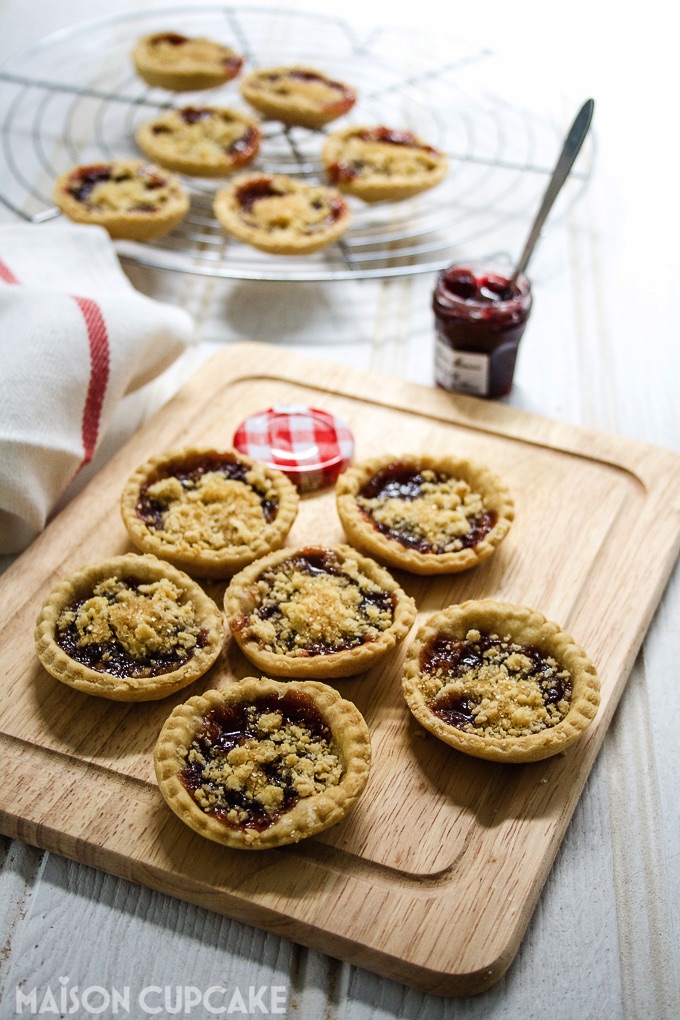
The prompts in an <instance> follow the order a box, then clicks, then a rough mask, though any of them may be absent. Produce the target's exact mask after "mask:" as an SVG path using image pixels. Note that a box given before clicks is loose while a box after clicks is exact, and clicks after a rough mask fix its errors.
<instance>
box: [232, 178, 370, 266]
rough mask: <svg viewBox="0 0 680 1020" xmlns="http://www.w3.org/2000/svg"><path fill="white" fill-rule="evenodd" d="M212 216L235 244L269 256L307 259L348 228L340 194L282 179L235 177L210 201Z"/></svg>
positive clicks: (331, 189)
mask: <svg viewBox="0 0 680 1020" xmlns="http://www.w3.org/2000/svg"><path fill="white" fill-rule="evenodd" d="M213 209H214V212H215V216H216V217H217V220H218V221H219V223H220V224H221V225H222V227H223V228H224V229H225V230H226V231H227V233H228V234H232V235H233V236H234V237H236V238H238V239H239V240H240V241H244V242H245V243H246V244H250V245H252V246H253V247H254V248H259V249H260V250H261V251H266V252H269V253H270V254H272V255H307V254H309V253H311V252H315V251H318V250H319V249H321V248H325V247H326V246H327V245H328V244H330V243H331V242H332V241H337V240H338V238H339V237H341V236H342V235H343V234H344V233H345V231H346V230H347V228H348V226H349V223H350V212H349V207H348V205H347V203H346V202H345V200H344V198H343V197H342V195H341V194H340V193H339V192H338V191H336V190H335V189H334V188H327V187H325V186H324V185H322V184H303V183H301V182H300V181H297V180H295V179H294V178H293V177H288V176H286V175H285V174H265V173H251V174H243V175H240V176H239V177H237V178H235V179H234V180H233V181H232V182H231V183H230V184H229V185H227V186H226V187H225V188H222V189H221V190H220V191H218V192H217V195H216V196H215V202H214V205H213Z"/></svg>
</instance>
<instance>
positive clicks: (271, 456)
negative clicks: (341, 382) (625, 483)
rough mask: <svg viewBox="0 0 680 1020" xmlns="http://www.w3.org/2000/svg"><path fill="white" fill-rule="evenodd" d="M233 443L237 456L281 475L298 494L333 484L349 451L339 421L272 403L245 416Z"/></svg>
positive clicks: (317, 411)
mask: <svg viewBox="0 0 680 1020" xmlns="http://www.w3.org/2000/svg"><path fill="white" fill-rule="evenodd" d="M233 442H234V446H235V447H236V449H237V450H238V451H239V452H240V453H245V454H246V455H247V456H248V457H252V458H253V459H254V460H259V461H262V462H263V463H264V464H269V465H270V466H271V467H274V468H278V470H279V471H283V473H284V474H285V475H287V476H288V477H289V478H290V480H291V481H292V482H295V484H296V485H297V487H298V489H299V490H300V491H301V492H312V491H314V490H315V489H322V488H324V487H325V486H327V485H333V483H334V482H335V480H336V478H337V477H338V475H340V474H342V472H343V471H344V470H345V468H346V467H347V466H348V465H349V463H350V461H351V459H352V453H353V452H354V436H353V435H352V433H351V432H350V429H349V426H348V425H346V423H345V422H344V421H343V420H342V419H341V418H338V417H336V415H334V414H331V413H330V412H329V411H322V410H321V409H320V408H318V407H306V406H305V405H304V404H285V405H284V404H275V405H274V406H273V407H268V408H267V409H266V411H258V412H257V414H253V415H250V416H249V417H248V418H246V419H245V421H242V422H241V424H240V425H239V427H238V428H237V429H236V432H235V433H234V440H233Z"/></svg>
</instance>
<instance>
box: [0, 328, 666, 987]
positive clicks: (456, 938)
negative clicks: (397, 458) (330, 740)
mask: <svg viewBox="0 0 680 1020" xmlns="http://www.w3.org/2000/svg"><path fill="white" fill-rule="evenodd" d="M292 402H295V403H298V402H310V403H314V404H315V405H317V406H323V407H325V408H327V409H328V410H331V411H333V412H335V413H337V414H339V415H340V416H341V417H343V418H344V419H345V420H346V421H347V422H348V423H349V425H350V427H351V428H352V430H353V432H354V434H355V437H356V441H357V446H356V458H357V459H363V458H364V457H369V456H374V455H377V454H379V453H383V452H394V453H395V454H398V453H399V452H402V451H416V452H417V451H418V450H428V451H430V452H437V451H439V452H442V453H444V452H450V453H455V454H459V455H464V456H470V457H473V458H476V459H478V460H481V461H484V462H485V463H486V464H488V465H489V467H491V468H492V469H493V470H495V471H497V472H498V473H499V474H501V475H502V476H503V477H504V478H505V480H506V481H507V483H508V485H509V486H510V488H511V490H512V492H513V495H514V497H515V500H516V506H517V517H516V521H515V524H514V526H513V528H512V531H511V533H510V535H509V537H508V538H507V539H506V541H505V542H504V543H503V545H502V546H501V548H500V550H499V551H498V552H497V553H496V554H495V555H494V556H493V557H492V558H491V559H490V560H489V561H487V563H485V564H483V565H482V566H480V567H478V568H477V569H476V570H474V571H470V572H467V573H465V574H462V575H452V576H451V577H449V578H446V577H444V578H436V579H427V578H415V577H410V576H408V575H405V574H397V575H396V576H398V578H399V581H400V583H402V584H403V586H404V587H405V589H406V590H407V591H408V592H409V593H410V594H411V595H413V597H414V598H415V599H416V602H417V604H418V608H419V616H420V618H422V616H423V615H427V614H429V613H431V612H433V611H436V610H438V609H440V608H442V607H444V606H446V605H449V604H450V603H452V602H458V601H463V600H464V599H468V598H479V597H484V596H489V597H494V598H502V599H507V600H509V601H513V602H518V603H523V604H527V605H530V606H532V607H533V608H535V609H538V610H540V611H541V612H543V613H545V614H546V615H547V616H548V617H550V618H552V619H554V620H556V621H557V622H558V623H560V624H561V625H562V626H563V627H564V628H565V629H567V630H568V631H570V632H571V633H572V635H573V636H574V638H575V639H576V640H577V641H578V642H579V643H580V644H582V645H583V646H584V647H585V648H586V649H587V651H588V652H589V654H590V655H591V657H592V658H593V659H594V661H595V662H596V664H597V666H598V669H599V672H600V677H601V681H602V693H603V698H602V705H601V708H600V712H599V714H598V717H597V719H596V721H595V723H594V725H593V726H592V727H591V728H590V730H589V731H588V733H587V735H586V736H585V737H584V738H583V739H582V740H581V741H580V742H579V743H578V744H577V745H575V746H574V747H573V748H571V749H570V750H569V751H568V752H567V753H566V754H564V755H562V756H559V757H557V758H553V759H550V760H548V761H545V762H540V763H535V764H532V765H526V766H501V765H495V764H492V763H487V762H481V761H477V760H473V759H471V758H466V757H465V756H463V755H460V754H458V753H457V752H455V751H454V750H453V749H451V748H448V747H446V746H445V745H443V744H439V743H438V742H437V741H436V740H435V739H434V738H432V737H430V736H426V735H424V733H423V731H422V730H421V729H420V727H419V726H418V725H417V724H416V723H415V722H413V720H412V718H411V716H410V713H409V712H408V711H407V709H406V707H405V705H404V702H403V699H402V697H401V692H400V669H401V661H402V659H403V651H404V649H402V650H401V651H400V652H398V653H396V654H395V655H394V656H393V657H392V658H391V659H389V660H388V662H387V663H386V664H384V665H382V666H379V667H376V668H375V669H373V670H371V671H370V672H369V673H366V674H364V675H362V676H360V677H358V678H352V679H349V680H338V681H335V686H337V688H338V690H340V691H341V693H342V694H343V696H345V697H349V698H350V699H352V700H353V701H355V702H356V704H357V705H358V706H359V708H360V709H361V711H362V712H363V713H364V715H365V717H366V719H367V722H368V724H369V727H370V729H371V734H372V741H373V750H374V766H373V770H372V775H371V779H370V781H369V786H368V788H367V790H366V793H365V794H364V796H363V797H362V799H361V801H360V802H359V804H358V806H357V807H356V808H355V810H354V811H353V812H352V814H351V815H350V817H349V818H348V819H347V820H346V821H345V822H343V823H342V824H341V825H340V826H337V827H336V828H335V829H332V830H330V831H329V832H328V833H325V834H323V836H321V837H318V838H317V839H315V840H312V841H308V842H307V843H302V844H299V845H298V846H292V847H287V848H284V849H281V850H273V851H266V852H263V853H260V854H242V853H239V852H238V851H229V850H227V849H225V848H223V847H219V846H217V845H213V844H210V843H208V842H207V841H205V840H202V839H201V838H200V837H199V836H197V835H196V834H194V833H193V832H191V831H190V830H189V829H187V828H186V827H184V826H183V825H182V823H181V822H179V820H178V819H176V818H175V816H174V815H172V814H171V812H170V811H169V810H168V809H167V808H166V806H165V804H164V803H163V802H162V800H161V798H160V796H159V794H158V791H157V789H156V786H155V781H154V779H153V768H152V761H151V752H152V749H153V745H154V743H155V739H156V736H157V734H158V731H159V729H160V727H161V725H162V723H163V721H164V719H165V718H166V716H167V714H168V713H169V712H170V710H171V709H172V707H174V705H175V704H177V703H178V702H179V701H182V700H185V698H186V697H187V696H188V695H189V694H194V693H199V692H200V691H201V690H205V689H208V688H210V687H219V686H221V685H224V684H226V683H229V682H231V681H232V680H233V678H234V677H241V676H245V675H249V674H252V672H253V667H251V666H250V665H249V664H248V663H247V662H246V660H245V659H244V658H243V656H242V655H241V653H240V651H239V650H238V649H237V647H236V646H235V644H233V643H232V642H230V641H228V642H227V644H226V646H225V649H224V652H223V654H222V656H221V657H220V659H219V660H218V662H217V663H216V665H215V666H214V667H213V669H212V670H211V671H210V672H209V673H208V674H207V676H206V677H205V678H203V679H202V680H200V681H198V683H196V684H194V685H193V686H192V687H191V689H190V690H189V691H187V692H181V693H180V694H178V695H176V696H175V697H174V698H169V699H167V700H165V701H162V702H158V703H150V704H146V705H145V704H141V705H127V706H126V705H121V704H115V703H109V702H104V701H99V700H98V699H93V698H88V697H87V696H86V695H83V694H80V693H78V692H76V691H73V690H70V689H68V688H66V687H65V686H64V685H61V684H59V683H58V682H57V681H55V680H53V679H52V678H51V677H49V676H48V675H47V674H46V673H45V671H44V670H43V669H42V667H41V666H40V665H39V663H38V662H37V660H36V658H35V654H34V651H33V642H32V631H33V624H34V621H35V617H36V615H37V612H38V610H39V608H40V606H41V604H42V602H43V600H44V598H45V596H46V595H47V594H48V592H49V590H50V589H51V587H52V586H53V585H54V583H56V581H57V580H58V579H60V578H61V577H63V576H64V575H65V574H66V573H68V572H70V571H71V570H73V569H75V568H76V567H78V566H81V565H82V564H84V563H86V562H92V561H95V560H97V559H101V558H104V557H106V556H109V555H113V554H116V553H118V552H122V551H125V550H128V549H130V545H129V542H128V540H127V536H126V533H125V531H124V529H123V526H122V523H121V521H120V515H119V512H118V501H119V497H120V491H121V488H122V485H123V483H124V481H125V479H126V478H127V476H128V474H129V473H130V472H131V471H132V470H133V469H134V468H135V467H136V466H137V464H138V463H140V462H141V461H142V460H144V459H146V457H148V456H149V455H151V454H153V453H156V452H159V451H161V450H163V449H166V448H170V447H173V446H177V445H181V444H183V443H185V442H186V443H199V442H200V443H211V444H212V443H214V444H219V445H221V446H228V445H229V444H230V440H231V437H232V435H233V432H234V429H235V427H236V425H237V424H238V423H239V422H240V420H241V419H242V418H243V417H245V415H247V414H249V413H251V412H253V411H255V410H258V409H261V408H263V407H266V406H270V405H271V404H273V403H279V404H281V403H292ZM650 534H653V535H654V542H653V543H651V542H649V543H641V542H639V541H638V538H639V536H640V535H650ZM342 538H343V535H342V529H341V527H340V524H339V521H338V519H337V515H336V514H335V507H334V499H333V495H332V493H331V492H325V493H322V494H319V495H316V496H312V497H307V498H305V499H303V501H302V505H301V510H300V514H299V517H298V519H297V521H296V523H295V525H294V527H293V530H292V532H291V535H290V537H289V543H288V544H290V545H298V544H303V543H304V544H307V543H309V542H310V541H341V540H342ZM679 543H680V458H679V457H677V456H676V455H674V454H671V453H669V452H667V451H664V450H661V449H656V448H654V447H650V446H645V445H643V444H640V443H635V442H632V441H630V440H626V439H622V438H620V437H615V436H607V435H604V434H601V433H597V432H593V431H590V430H585V429H581V428H578V427H575V426H569V425H565V424H561V423H557V422H554V421H549V420H547V419H543V418H539V417H537V416H534V415H530V414H527V413H524V412H520V411H517V410H514V409H512V408H509V407H505V406H500V405H497V404H491V403H487V402H482V401H478V400H475V399H473V398H468V397H452V396H451V395H449V394H444V393H441V392H433V391H432V390H431V389H426V388H424V387H418V386H415V385H412V384H407V383H402V382H398V381H395V380H386V379H385V378H381V379H380V380H379V381H378V380H377V378H376V377H373V376H371V375H370V374H366V373H360V372H357V371H355V370H352V369H345V368H340V367H338V366H331V365H328V364H324V363H321V362H313V361H311V360H308V359H304V358H301V357H299V356H294V355H292V354H291V353H290V352H286V353H283V352H277V351H276V350H275V349H273V348H271V347H267V346H263V345H257V344H242V345H238V346H232V347H230V348H229V349H228V350H225V351H223V352H222V353H220V354H218V355H217V356H216V357H215V358H213V359H212V360H211V361H210V362H209V363H208V365H206V366H205V367H204V368H203V369H202V370H201V371H200V372H199V373H198V374H197V375H196V376H195V377H194V378H193V379H192V380H191V381H190V382H189V383H188V384H187V385H186V386H185V387H184V388H183V389H182V390H181V391H180V393H178V394H177V396H176V397H175V398H174V399H173V401H172V402H171V403H170V404H169V405H168V406H167V407H166V408H164V409H163V410H162V411H161V412H160V413H159V414H158V415H157V416H156V417H155V418H154V419H153V420H152V421H151V422H150V423H149V424H148V425H147V426H145V428H144V429H142V430H141V431H140V432H138V433H137V434H136V435H135V436H134V438H133V439H132V440H131V441H130V442H129V443H128V444H127V445H126V446H125V447H124V448H123V449H122V450H121V451H120V452H119V453H118V454H117V456H116V457H115V458H114V459H113V460H112V461H111V462H110V463H109V464H108V465H107V466H106V468H105V469H104V470H103V471H102V472H101V473H100V474H99V475H98V476H97V477H96V478H95V479H94V480H93V481H92V482H91V483H90V485H89V486H88V487H87V488H86V489H85V490H84V491H83V492H82V494H81V495H80V496H79V497H78V498H77V499H76V500H74V501H73V502H72V503H71V504H70V505H69V506H68V507H67V508H66V509H65V510H64V511H62V513H61V514H59V516H58V517H57V518H56V519H55V520H54V521H53V522H52V524H51V525H50V526H49V527H48V529H47V530H46V532H45V533H44V534H43V535H42V536H41V537H40V538H39V539H38V540H37V541H36V542H35V543H34V544H33V545H32V546H31V547H30V549H29V550H28V551H27V552H26V553H25V554H24V555H23V556H22V557H20V558H19V559H18V560H17V561H16V562H15V564H14V565H13V566H12V567H11V568H10V569H9V570H8V571H7V573H6V574H5V575H4V577H3V578H2V582H0V622H1V623H2V626H3V634H4V640H3V645H2V649H0V666H1V668H2V675H3V677H4V680H5V697H4V699H3V702H2V708H1V709H0V749H1V750H0V761H2V765H3V775H4V777H5V779H4V782H3V784H2V790H1V791H0V827H1V828H2V831H3V832H5V833H6V834H8V835H12V836H17V837H19V838H20V839H23V840H24V841H26V842H29V843H32V844H34V845H36V846H39V847H45V848H47V849H50V850H54V851H55V852H57V853H59V854H62V855H64V856H67V857H71V858H73V859H76V860H78V861H81V862H83V863H86V864H91V865H93V866H95V867H97V868H100V869H103V870H105V871H108V872H110V873H112V874H115V875H120V876H122V877H125V878H129V879H132V880H134V881H136V882H139V883H140V884H143V885H146V886H148V887H150V888H154V889H160V890H163V891H165V892H169V893H171V894H173V895H175V896H177V897H179V898H181V899H184V900H187V901H190V902H192V903H196V904H199V905H202V906H205V907H208V908H210V909H211V910H215V911H218V912H220V913H223V914H226V915H228V916H230V917H235V918H239V919H241V920H245V921H247V922H249V923H251V924H254V925H256V926H259V927H262V928H266V929H268V930H271V931H274V932H277V933H279V934H283V935H286V936H288V937H289V938H291V939H293V940H295V941H298V942H301V943H303V944H307V945H314V947H315V948H318V949H322V950H324V951H326V952H327V953H329V954H331V955H333V956H337V957H340V958H342V959H345V960H349V961H352V962H356V963H359V964H360V965H361V966H363V967H366V968H369V969H372V970H374V971H376V972H377V973H380V974H385V975H387V976H390V977H393V978H396V979H397V980H399V981H402V982H406V983H409V984H412V985H414V986H416V987H419V988H422V989H425V990H427V991H432V992H437V993H440V994H469V993H474V992H478V991H481V990H482V989H484V988H486V987H488V986H489V985H490V984H492V983H493V982H495V981H496V980H498V978H499V977H500V976H501V975H502V974H503V973H504V971H505V970H506V968H507V967H508V965H509V964H510V962H511V960H512V958H513V956H514V955H515V953H516V951H517V949H518V946H519V943H520V940H521V938H522V935H523V932H524V930H525V928H526V925H527V923H528V920H529V918H530V916H531V913H532V910H533V908H534V906H535V904H536V901H537V899H538V896H539V893H540V890H541V887H542V885H543V883H544V881H545V878H546V876H547V874H548V871H549V869H550V866H551V863H552V860H553V858H554V855H555V853H556V851H557V849H558V847H559V844H560V841H561V839H562V836H563V834H564V831H565V829H566V826H567V823H568V821H569V818H570V817H571V814H572V812H573V809H574V807H575V805H576V802H577V800H578V797H579V795H580V793H581V790H582V788H583V785H584V783H585V780H586V778H587V776H588V773H589V771H590V768H591V766H592V764H593V761H594V759H595V756H596V754H597V751H598V749H599V747H600V745H601V742H602V739H603V737H604V733H605V731H606V729H607V726H608V724H609V722H610V720H611V717H612V714H613V712H614V709H615V707H616V704H617V702H618V699H619V696H620V694H621V691H622V689H623V686H624V684H625V682H626V679H627V677H628V674H629V672H630V669H631V666H632V663H633V660H634V656H635V654H636V652H637V649H638V648H639V646H640V643H641V641H642V638H643V636H644V634H645V631H646V629H647V626H648V624H649V622H650V619H651V616H652V614H653V611H654V608H655V606H656V604H657V602H658V600H659V597H660V595H661V592H662V590H663V587H664V584H665V582H666V580H667V577H668V575H669V572H670V570H671V568H672V566H673V563H674V562H675V558H676V556H677V551H678V545H679ZM395 573H396V572H395ZM223 587H224V586H220V585H208V586H206V590H208V591H209V593H210V594H212V595H213V596H214V597H215V598H216V599H217V600H218V602H219V601H220V600H221V594H222V591H223ZM575 909H577V908H576V906H575Z"/></svg>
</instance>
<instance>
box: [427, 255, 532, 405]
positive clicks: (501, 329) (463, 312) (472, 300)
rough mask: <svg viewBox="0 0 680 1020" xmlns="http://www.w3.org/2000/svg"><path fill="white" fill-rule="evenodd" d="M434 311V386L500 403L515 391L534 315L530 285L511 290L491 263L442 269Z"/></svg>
mask: <svg viewBox="0 0 680 1020" xmlns="http://www.w3.org/2000/svg"><path fill="white" fill-rule="evenodd" d="M432 305H433V308H434V316H435V323H436V328H437V338H436V344H435V380H436V382H437V385H438V386H442V387H443V388H444V389H445V390H456V391H459V392H462V393H475V394H477V395H478V396H480V397H502V396H504V395H505V394H506V393H509V392H510V390H511V389H512V378H513V374H514V371H515V360H516V358H517V348H518V347H519V342H520V339H521V337H522V333H523V332H524V327H525V325H526V322H527V319H528V318H529V312H530V311H531V284H530V283H529V281H528V279H527V278H526V276H523V275H520V276H519V277H518V279H517V282H516V283H515V284H512V285H511V284H510V274H509V273H508V274H506V273H505V272H504V271H503V270H501V269H499V268H498V266H496V265H494V264H493V263H491V262H465V263H461V264H460V265H453V266H449V267H448V269H444V270H443V271H442V272H441V273H440V275H439V279H438V281H437V286H436V288H435V291H434V296H433V301H432Z"/></svg>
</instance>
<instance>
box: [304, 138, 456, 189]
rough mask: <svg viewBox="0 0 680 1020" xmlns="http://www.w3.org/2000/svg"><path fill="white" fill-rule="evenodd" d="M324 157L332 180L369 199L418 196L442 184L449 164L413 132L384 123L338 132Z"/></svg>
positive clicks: (340, 186) (325, 150)
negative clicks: (377, 125) (386, 125)
mask: <svg viewBox="0 0 680 1020" xmlns="http://www.w3.org/2000/svg"><path fill="white" fill-rule="evenodd" d="M321 158H322V161H323V164H324V167H325V171H326V175H327V177H328V180H329V181H330V183H331V184H332V185H333V186H334V187H336V188H338V189H339V190H340V191H343V192H345V193H346V194H348V195H354V196H355V197H356V198H360V199H363V201H364V202H383V201H397V200H399V199H402V198H411V197H412V196H413V195H419V194H420V193H421V192H422V191H427V190H428V188H433V187H434V186H435V184H439V183H440V182H441V181H442V180H443V179H444V177H445V176H446V174H447V172H448V168H449V163H448V159H447V158H446V156H445V155H444V153H443V152H440V151H439V150H438V149H435V148H433V147H432V146H431V145H427V144H426V143H425V142H424V141H422V140H421V139H420V138H418V137H417V136H416V135H414V134H413V132H412V131H403V130H395V129H393V128H388V127H384V126H379V127H347V128H344V129H343V130H341V131H334V132H333V133H332V134H330V135H329V136H328V137H327V139H326V141H325V142H324V145H323V148H322V150H321Z"/></svg>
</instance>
